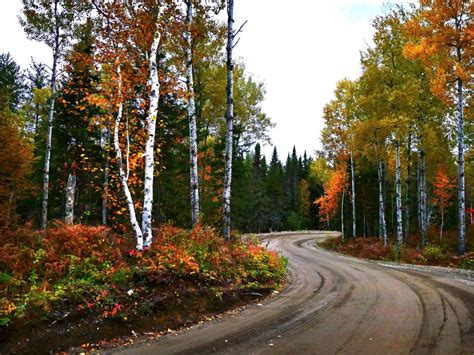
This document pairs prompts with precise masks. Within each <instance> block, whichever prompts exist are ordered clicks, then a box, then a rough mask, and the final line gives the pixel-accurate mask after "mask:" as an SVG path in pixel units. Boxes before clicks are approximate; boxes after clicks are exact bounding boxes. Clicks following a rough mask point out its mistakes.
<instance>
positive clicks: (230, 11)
mask: <svg viewBox="0 0 474 355" xmlns="http://www.w3.org/2000/svg"><path fill="white" fill-rule="evenodd" d="M233 26H234V0H227V47H226V53H227V61H226V64H227V87H226V93H227V108H226V114H225V117H226V123H227V131H226V136H225V157H224V160H225V167H224V206H223V207H224V208H223V223H222V224H223V226H222V232H223V236H224V239H225V240H230V231H231V222H232V221H231V205H230V204H231V187H232V151H233V148H234V140H233V138H234V88H233V81H234V80H233V71H234V64H233V60H232V50H233V47H234V30H233Z"/></svg>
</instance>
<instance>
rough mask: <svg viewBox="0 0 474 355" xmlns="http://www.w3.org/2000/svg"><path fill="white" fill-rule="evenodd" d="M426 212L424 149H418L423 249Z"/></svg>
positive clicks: (425, 235) (425, 242)
mask: <svg viewBox="0 0 474 355" xmlns="http://www.w3.org/2000/svg"><path fill="white" fill-rule="evenodd" d="M426 219H427V210H426V159H425V150H424V148H421V149H420V223H421V231H420V232H421V240H420V242H421V247H422V248H423V247H425V246H426V244H427V242H428V230H427V221H426Z"/></svg>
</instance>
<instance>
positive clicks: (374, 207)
mask: <svg viewBox="0 0 474 355" xmlns="http://www.w3.org/2000/svg"><path fill="white" fill-rule="evenodd" d="M473 12H474V6H473V4H472V2H470V1H462V0H460V1H429V0H427V1H421V2H420V6H411V7H408V8H406V7H402V6H394V7H392V8H391V9H390V10H389V11H388V12H387V14H385V15H382V16H377V17H376V18H375V20H374V21H373V26H374V30H375V34H374V36H373V45H372V46H370V47H368V48H367V49H365V50H363V51H362V52H361V60H360V62H361V67H362V74H361V75H360V77H359V78H357V79H356V80H348V79H344V80H341V81H340V82H339V83H338V84H337V87H336V89H335V98H334V99H333V100H331V101H330V102H329V103H328V104H327V105H326V106H325V109H324V119H325V128H324V130H323V132H322V142H323V145H324V149H323V152H322V154H323V156H324V158H325V159H326V160H327V162H328V163H329V165H330V166H331V168H332V170H331V173H330V174H329V177H328V180H327V181H326V183H325V193H324V195H323V196H321V197H320V198H319V199H318V200H317V204H318V206H319V208H320V218H321V220H322V221H323V222H324V223H326V224H327V225H328V226H332V227H334V226H335V225H336V224H339V227H338V229H340V230H342V232H343V238H344V237H347V236H348V235H349V236H356V235H362V234H363V235H378V236H379V237H380V238H381V239H383V241H384V243H385V244H387V238H388V235H393V236H394V238H395V240H396V246H397V250H398V251H400V248H401V246H402V244H403V243H405V242H407V241H408V240H409V239H410V238H413V237H414V235H417V236H418V237H419V240H418V246H419V247H420V248H423V247H424V246H426V245H427V243H428V236H427V234H428V229H429V226H430V225H434V224H437V225H438V228H439V238H440V240H442V238H443V229H444V228H445V226H446V225H449V227H451V228H452V227H454V226H455V225H457V227H458V252H459V253H460V254H463V253H464V252H465V250H466V216H467V215H471V223H472V206H471V208H467V206H466V196H468V197H469V200H470V201H472V200H473V197H474V196H473V191H472V188H471V187H472V183H473V178H474V176H473V170H472V167H473V165H472V144H471V142H472V133H473V130H472V84H473V80H472V79H473V66H472V58H473V48H474V47H473V31H472V29H473V21H472V15H473ZM466 186H468V189H467V190H466ZM456 190H457V191H456ZM455 192H457V193H455ZM455 197H457V199H456V198H455ZM456 200H457V201H456ZM456 202H457V203H456ZM471 204H472V202H471ZM456 207H457V208H456ZM456 214H457V217H456ZM344 217H346V218H344Z"/></svg>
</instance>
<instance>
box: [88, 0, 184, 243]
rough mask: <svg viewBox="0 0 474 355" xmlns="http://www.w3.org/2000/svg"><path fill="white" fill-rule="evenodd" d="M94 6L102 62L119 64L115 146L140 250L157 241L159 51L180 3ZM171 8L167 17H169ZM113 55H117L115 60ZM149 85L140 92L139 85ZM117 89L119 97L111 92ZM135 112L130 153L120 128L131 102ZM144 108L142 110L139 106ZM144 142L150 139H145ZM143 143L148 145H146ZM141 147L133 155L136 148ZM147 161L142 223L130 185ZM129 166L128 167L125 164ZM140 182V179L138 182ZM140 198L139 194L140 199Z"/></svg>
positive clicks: (107, 65) (108, 66)
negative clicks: (100, 20)
mask: <svg viewBox="0 0 474 355" xmlns="http://www.w3.org/2000/svg"><path fill="white" fill-rule="evenodd" d="M94 5H95V7H96V9H97V11H98V12H99V13H100V14H101V16H102V18H103V23H102V25H101V31H100V33H101V35H102V37H103V38H101V39H100V42H99V48H100V50H99V52H100V55H99V56H98V60H99V63H100V64H101V65H103V66H104V69H105V70H107V71H108V72H109V75H114V73H113V72H111V68H116V74H115V76H116V77H117V80H116V84H115V85H113V84H112V85H111V87H110V88H109V93H108V95H109V97H110V100H111V103H112V106H111V109H110V110H111V111H112V112H113V111H114V107H118V110H117V113H116V116H115V117H116V118H115V121H114V150H115V155H116V159H117V165H118V170H119V176H120V181H121V185H122V189H123V192H124V196H125V201H126V205H127V210H128V213H129V219H130V224H131V227H132V230H133V232H134V234H135V237H136V240H137V249H139V250H141V249H143V248H147V247H149V246H150V245H151V243H152V238H153V233H152V217H153V180H154V169H155V154H156V152H155V135H156V126H157V117H158V104H159V98H160V89H161V86H160V78H159V73H158V71H159V65H158V57H159V56H158V51H159V47H160V45H161V40H162V34H163V28H164V26H173V25H174V24H173V23H172V22H171V21H172V19H173V16H174V14H175V11H174V10H175V5H176V4H175V3H174V2H169V3H164V2H160V1H154V0H150V1H142V2H139V3H128V2H127V3H126V2H113V1H112V2H106V1H101V2H99V1H95V2H94ZM164 12H167V14H166V16H167V20H164V17H165V15H164ZM111 58H115V61H114V62H113V63H111V62H110V59H111ZM140 87H141V88H143V89H142V90H137V88H140ZM114 89H115V90H116V92H117V97H114V96H113V94H111V92H113V90H114ZM131 102H133V104H134V105H135V106H133V108H132V109H129V110H128V111H129V114H131V115H133V116H134V117H133V119H134V122H135V127H134V130H135V132H136V133H135V137H134V139H133V142H132V140H131V139H130V133H129V129H128V127H129V116H128V115H127V117H126V120H125V134H124V135H125V142H126V156H125V161H123V154H122V149H121V143H120V134H119V133H120V127H121V122H122V119H123V118H124V117H123V116H124V112H125V109H126V107H125V105H126V104H127V103H131ZM137 107H138V108H137ZM143 140H144V142H143ZM142 142H143V143H142ZM131 144H133V145H134V146H135V150H136V149H137V147H139V148H138V149H140V150H141V149H142V150H141V151H140V152H137V151H135V152H134V157H133V164H132V157H131V156H130V146H131ZM141 158H142V159H143V170H144V180H143V190H141V191H142V192H143V205H142V216H141V226H140V225H139V223H138V219H137V215H136V211H135V205H139V204H137V203H136V202H134V196H133V195H132V192H131V191H130V188H129V186H128V185H129V178H130V170H131V169H132V168H133V169H134V170H136V167H137V166H139V165H140V163H139V159H141ZM124 165H125V166H124ZM138 182H139V181H138ZM135 198H137V197H135Z"/></svg>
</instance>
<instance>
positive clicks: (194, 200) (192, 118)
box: [185, 0, 199, 225]
mask: <svg viewBox="0 0 474 355" xmlns="http://www.w3.org/2000/svg"><path fill="white" fill-rule="evenodd" d="M186 6H187V12H186V33H185V37H186V51H185V52H186V76H187V88H188V96H189V98H188V119H189V162H190V164H189V170H190V193H191V218H192V222H193V225H196V224H198V223H199V175H198V144H197V126H196V105H195V103H194V78H193V57H192V37H191V25H192V21H193V2H192V0H188V1H186Z"/></svg>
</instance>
